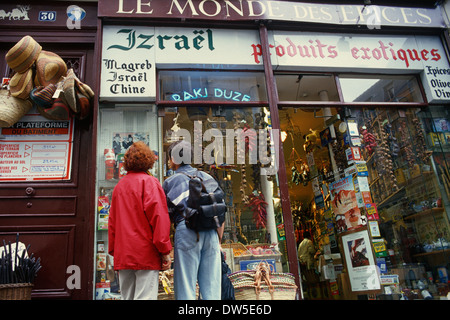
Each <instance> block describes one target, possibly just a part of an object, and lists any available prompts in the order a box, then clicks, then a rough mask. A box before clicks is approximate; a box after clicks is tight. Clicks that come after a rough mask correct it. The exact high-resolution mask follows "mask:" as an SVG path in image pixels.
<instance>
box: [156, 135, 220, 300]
mask: <svg viewBox="0 0 450 320" xmlns="http://www.w3.org/2000/svg"><path fill="white" fill-rule="evenodd" d="M168 156H169V166H170V167H171V169H172V170H174V171H175V174H174V175H172V176H170V177H169V178H168V179H167V180H165V181H164V183H163V190H164V192H165V194H166V199H167V207H168V210H169V216H170V218H171V221H172V222H173V223H174V226H175V237H174V293H175V299H176V300H195V299H196V298H197V296H196V284H197V283H198V286H199V293H200V298H201V299H202V300H220V299H221V282H222V260H221V250H220V240H221V238H222V234H223V227H224V225H223V222H224V219H225V212H226V206H225V203H224V202H223V191H222V190H221V189H220V187H219V186H218V183H217V181H216V180H215V179H214V178H213V177H212V176H211V175H209V174H207V173H206V172H203V171H199V170H197V169H195V168H193V167H192V166H191V165H190V163H191V159H192V147H191V145H190V144H189V143H188V142H186V141H184V140H180V141H177V142H174V143H173V144H172V145H171V146H169V148H168Z"/></svg>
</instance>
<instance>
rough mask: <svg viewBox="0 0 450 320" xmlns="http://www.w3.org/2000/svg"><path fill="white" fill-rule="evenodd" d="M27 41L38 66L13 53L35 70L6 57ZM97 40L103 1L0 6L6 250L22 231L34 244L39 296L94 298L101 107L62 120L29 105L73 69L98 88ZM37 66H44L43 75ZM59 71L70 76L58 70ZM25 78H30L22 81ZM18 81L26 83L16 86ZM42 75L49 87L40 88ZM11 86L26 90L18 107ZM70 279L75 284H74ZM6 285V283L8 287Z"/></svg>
mask: <svg viewBox="0 0 450 320" xmlns="http://www.w3.org/2000/svg"><path fill="white" fill-rule="evenodd" d="M26 36H29V37H31V38H32V39H33V40H34V41H30V42H28V43H29V44H37V45H35V47H37V48H40V51H39V56H34V57H35V58H36V59H39V63H37V62H33V60H32V59H29V58H28V57H25V56H24V54H22V55H19V56H15V55H13V57H14V59H15V58H17V61H20V60H22V61H28V62H31V63H32V64H30V65H29V68H28V69H26V70H19V69H17V68H16V65H15V64H14V63H11V61H13V60H14V59H13V60H8V61H7V59H6V55H7V54H8V52H10V51H14V50H15V49H13V47H14V46H15V45H16V44H17V43H19V42H20V41H21V40H22V39H23V38H24V37H26ZM96 36H97V4H96V3H86V2H83V3H67V2H62V1H59V2H56V3H55V2H53V1H52V2H47V3H46V2H40V3H39V4H37V3H35V2H33V3H26V2H22V3H17V1H2V3H1V4H0V56H1V57H2V58H1V59H0V69H1V72H2V88H1V99H2V104H1V123H2V128H1V129H0V132H1V138H0V148H1V149H0V172H1V173H0V199H1V200H0V202H1V205H0V207H1V209H0V243H1V247H2V248H3V241H5V242H6V243H8V242H9V241H11V242H12V244H13V245H14V244H15V240H16V235H17V234H19V241H20V242H22V243H24V244H25V245H30V249H29V253H30V255H31V253H33V254H34V257H36V259H37V258H40V259H41V265H42V269H41V270H40V271H39V272H38V275H37V277H36V279H35V282H34V283H33V284H34V286H33V291H32V294H31V296H32V298H33V299H90V298H91V297H92V289H91V286H92V265H93V263H94V248H93V245H92V243H93V241H94V237H93V235H94V231H93V229H92V228H93V227H92V226H93V224H94V219H95V214H94V208H92V204H93V203H94V201H95V198H94V195H92V190H93V188H94V183H95V181H94V179H93V177H94V176H95V170H94V167H93V166H92V164H93V163H95V159H94V158H93V156H94V155H95V152H94V150H95V144H93V143H95V139H94V138H95V127H94V126H93V116H92V115H93V112H92V111H93V108H94V104H95V102H94V101H92V106H91V109H90V111H89V112H90V114H89V116H88V117H85V118H83V119H79V117H75V116H70V117H68V118H65V119H60V120H55V119H49V118H48V117H45V116H43V115H42V114H41V113H40V112H39V110H38V109H37V107H36V106H34V107H32V106H31V102H27V100H28V101H30V99H29V97H28V95H29V94H30V93H31V92H30V91H31V89H32V88H33V89H34V88H36V87H40V86H47V85H50V84H51V83H50V82H53V80H55V81H56V80H59V79H53V78H56V76H55V75H63V76H66V75H67V74H66V72H65V71H66V70H67V71H68V70H72V71H73V74H74V75H76V76H77V78H78V79H79V80H80V81H82V82H83V83H85V84H87V85H89V86H90V87H91V88H92V89H93V90H95V86H96V81H97V80H96V76H97V74H96V72H95V68H94V65H95V39H96ZM28 39H30V38H28ZM24 51H26V50H24ZM32 52H34V54H36V53H37V52H38V51H32ZM36 61H37V60H36ZM10 64H11V65H12V67H11V66H10ZM36 64H39V65H40V68H41V69H40V70H39V71H36ZM54 66H58V68H53V67H54ZM47 67H48V68H47ZM59 67H61V68H60V69H59ZM14 69H16V70H14ZM17 70H19V71H17ZM43 70H47V71H46V75H45V76H44V77H40V76H38V74H40V75H42V74H43ZM54 70H63V71H64V72H62V73H61V74H60V73H59V71H58V72H56V73H53V72H54ZM16 74H17V75H16ZM23 74H25V75H27V77H25V78H24V77H22V75H23ZM28 75H29V76H28ZM17 77H19V79H20V81H18V83H19V84H18V85H15V84H16V82H15V81H13V83H11V81H12V80H13V79H14V80H15V79H16V78H17ZM38 78H39V79H41V80H42V79H44V80H45V83H44V82H39V83H38V82H37V81H38V80H37V79H38ZM22 79H25V80H26V79H28V80H30V79H31V81H28V80H27V81H25V82H24V81H21V80H22ZM39 81H40V80H39ZM47 81H48V82H49V83H47ZM7 83H9V84H10V87H11V85H12V87H14V88H15V89H19V90H13V91H14V93H17V92H23V93H24V95H22V94H20V96H21V97H20V98H16V97H14V99H12V100H14V101H15V102H14V104H4V102H5V100H4V98H5V97H6V95H9V93H8V91H10V90H9V89H7V87H5V84H7ZM24 83H25V84H26V85H24ZM55 83H56V82H55ZM22 85H23V87H22ZM52 85H53V84H52ZM20 101H22V102H20ZM22 103H23V104H26V105H28V106H27V109H26V110H27V111H28V112H27V113H26V115H24V116H23V117H18V118H14V119H13V121H12V120H11V121H12V122H9V120H7V119H6V118H5V117H7V116H8V114H9V113H8V112H13V111H14V109H10V110H8V109H7V108H9V107H11V106H13V105H14V106H15V107H17V108H18V106H20V105H21V104H22ZM30 107H31V109H30ZM11 119H12V118H11ZM6 121H7V124H6V123H5V122H6ZM2 275H4V273H3V274H2ZM70 276H73V279H74V281H73V282H72V281H69V285H68V284H67V279H68V278H69V277H70ZM5 282H6V281H5V279H4V278H3V279H2V284H4V283H5ZM7 283H8V282H7Z"/></svg>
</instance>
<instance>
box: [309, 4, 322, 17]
mask: <svg viewBox="0 0 450 320" xmlns="http://www.w3.org/2000/svg"><path fill="white" fill-rule="evenodd" d="M308 11H309V18H310V19H312V20H320V18H319V17H316V16H314V15H315V14H318V13H319V11H318V8H316V7H308Z"/></svg>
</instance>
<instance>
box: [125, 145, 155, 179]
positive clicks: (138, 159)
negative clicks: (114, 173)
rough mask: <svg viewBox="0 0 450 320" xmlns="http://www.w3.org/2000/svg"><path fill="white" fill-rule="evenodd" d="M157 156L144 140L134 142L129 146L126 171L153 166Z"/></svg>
mask: <svg viewBox="0 0 450 320" xmlns="http://www.w3.org/2000/svg"><path fill="white" fill-rule="evenodd" d="M155 161H156V156H155V154H154V153H153V151H152V150H150V148H149V147H148V146H147V145H146V144H145V143H144V142H142V141H138V142H135V143H133V144H132V145H131V146H130V148H128V150H127V152H126V153H125V157H124V168H125V170H126V171H144V172H146V171H147V170H149V169H151V168H153V164H154V163H155Z"/></svg>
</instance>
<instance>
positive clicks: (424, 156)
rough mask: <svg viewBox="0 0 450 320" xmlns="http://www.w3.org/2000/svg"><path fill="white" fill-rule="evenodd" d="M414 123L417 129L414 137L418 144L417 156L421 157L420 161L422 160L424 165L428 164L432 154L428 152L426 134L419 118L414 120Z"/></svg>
mask: <svg viewBox="0 0 450 320" xmlns="http://www.w3.org/2000/svg"><path fill="white" fill-rule="evenodd" d="M412 123H413V125H414V129H415V136H414V137H415V139H416V142H417V143H415V146H416V152H417V156H418V157H419V159H420V160H422V162H423V163H426V162H427V161H428V160H429V159H430V157H431V154H432V152H431V151H429V150H427V145H426V140H425V134H424V132H423V128H422V125H421V123H420V120H419V119H418V118H413V119H412Z"/></svg>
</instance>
